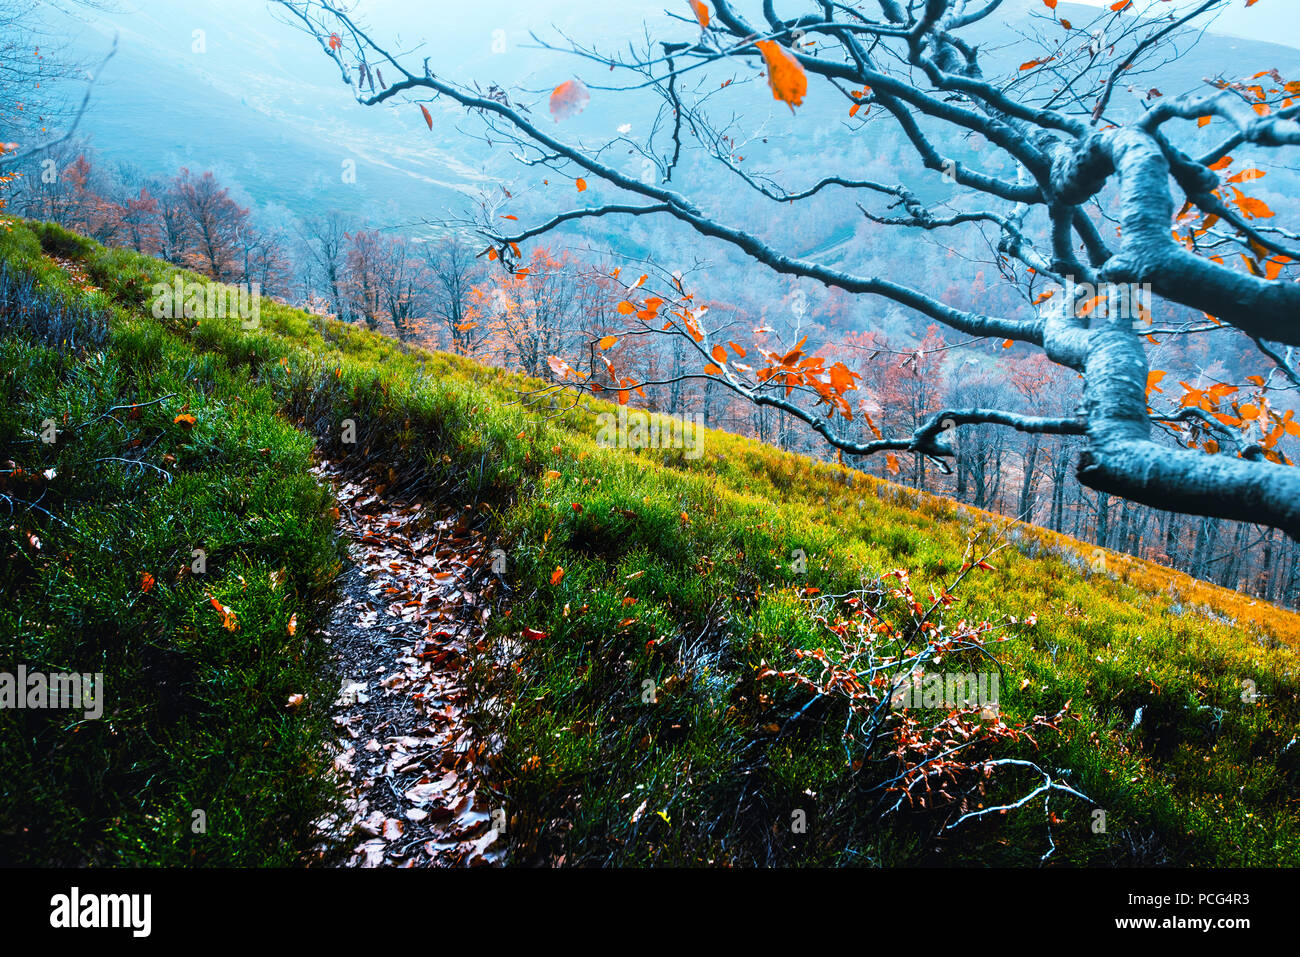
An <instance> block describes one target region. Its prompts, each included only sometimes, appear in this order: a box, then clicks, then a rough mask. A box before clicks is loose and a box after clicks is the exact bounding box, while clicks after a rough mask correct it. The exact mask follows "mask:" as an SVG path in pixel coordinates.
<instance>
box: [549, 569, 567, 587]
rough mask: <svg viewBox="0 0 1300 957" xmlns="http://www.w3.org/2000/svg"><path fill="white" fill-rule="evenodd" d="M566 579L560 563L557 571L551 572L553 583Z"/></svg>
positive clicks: (556, 583)
mask: <svg viewBox="0 0 1300 957" xmlns="http://www.w3.org/2000/svg"><path fill="white" fill-rule="evenodd" d="M563 579H564V569H563V568H561V567H560V566H559V565H556V566H555V571H553V572H551V584H552V585H558V584H559V583H560V582H561V581H562V580H563Z"/></svg>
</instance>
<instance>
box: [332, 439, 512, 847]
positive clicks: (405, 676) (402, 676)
mask: <svg viewBox="0 0 1300 957" xmlns="http://www.w3.org/2000/svg"><path fill="white" fill-rule="evenodd" d="M315 473H316V474H317V475H318V476H319V477H320V478H321V479H322V480H324V481H328V482H329V483H330V484H331V485H333V486H334V489H335V492H336V494H337V496H338V501H339V512H340V519H339V522H340V528H341V529H342V531H343V532H344V534H346V535H347V536H348V537H349V538H350V539H351V541H352V544H351V546H350V547H349V553H350V555H351V556H352V559H353V565H352V567H350V568H349V569H348V570H347V571H346V572H345V573H344V578H343V581H342V583H341V585H342V587H341V596H340V599H339V602H338V604H337V605H336V606H335V608H334V612H333V615H332V617H331V619H330V622H329V624H328V625H327V626H326V627H325V629H324V631H323V637H324V638H325V639H326V640H327V641H328V642H329V643H330V644H331V646H332V647H333V649H334V650H335V653H336V654H337V657H338V663H339V664H338V667H339V671H340V674H342V675H343V683H342V687H341V689H340V693H339V696H338V699H337V700H336V701H335V702H334V712H335V714H334V724H335V726H336V728H337V729H338V732H339V736H338V740H337V753H336V755H335V758H334V766H335V769H336V770H337V772H338V773H339V775H340V776H341V777H342V778H344V779H345V781H346V782H347V787H348V791H349V800H348V803H347V812H346V815H347V819H346V820H338V819H333V820H327V821H324V822H321V826H322V831H323V832H324V833H325V834H327V835H328V840H327V841H326V843H327V844H328V843H333V844H334V845H335V846H336V847H337V845H338V842H343V843H344V846H345V847H347V846H351V847H352V852H351V856H350V857H349V858H348V859H347V861H346V864H345V866H349V867H383V866H396V867H443V866H453V867H454V866H461V865H485V864H496V863H498V862H499V861H500V859H501V857H502V855H503V853H504V851H503V844H504V841H498V838H499V837H500V836H501V832H502V831H504V829H505V820H504V814H503V812H500V811H495V810H494V809H493V808H492V807H491V806H489V805H490V802H489V801H488V799H487V797H486V794H485V792H480V791H479V790H478V786H479V784H480V782H481V776H480V774H479V769H480V767H483V766H485V764H486V760H487V758H488V743H487V742H484V741H481V740H478V739H477V737H476V735H475V733H474V732H473V730H472V729H471V728H470V726H469V723H468V721H467V714H466V708H467V705H468V701H467V690H466V687H465V681H464V679H465V675H464V667H465V665H466V653H467V650H468V648H469V647H470V646H471V645H472V644H473V643H475V642H477V641H479V640H480V639H481V637H482V632H483V627H484V625H485V624H486V622H487V619H488V616H489V614H490V611H489V607H488V603H487V602H486V601H485V600H484V596H483V595H482V594H480V593H478V592H476V591H474V590H472V586H471V585H470V584H469V583H470V582H471V580H472V579H473V576H474V573H475V572H476V571H477V570H478V568H479V567H480V561H481V560H482V559H483V558H484V556H485V547H486V545H485V542H484V540H483V538H482V536H481V535H479V534H477V533H476V532H474V531H473V530H472V529H471V528H470V527H469V524H468V522H467V521H466V520H465V516H464V515H463V514H458V513H457V512H456V511H455V510H451V509H448V510H445V511H443V512H440V513H436V514H433V513H431V510H429V509H426V507H425V506H423V505H421V504H420V503H418V502H415V503H406V504H398V503H394V502H391V501H388V500H387V499H385V498H384V497H383V496H382V494H380V493H382V492H383V490H384V489H383V487H382V486H380V485H377V483H375V482H374V481H371V480H363V479H355V478H349V477H347V476H345V475H344V474H343V473H342V471H341V470H340V469H339V468H337V467H336V466H334V465H333V464H331V463H329V462H323V463H321V465H319V466H318V467H317V468H316V469H315Z"/></svg>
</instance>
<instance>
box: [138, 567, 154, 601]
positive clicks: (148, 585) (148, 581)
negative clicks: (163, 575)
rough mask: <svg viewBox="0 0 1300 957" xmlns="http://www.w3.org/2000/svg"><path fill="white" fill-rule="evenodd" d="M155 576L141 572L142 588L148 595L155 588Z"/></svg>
mask: <svg viewBox="0 0 1300 957" xmlns="http://www.w3.org/2000/svg"><path fill="white" fill-rule="evenodd" d="M153 583H154V577H153V576H152V575H150V574H149V573H148V572H141V573H140V590H141V591H142V592H144V593H145V594H146V595H147V594H149V592H150V591H152V590H153Z"/></svg>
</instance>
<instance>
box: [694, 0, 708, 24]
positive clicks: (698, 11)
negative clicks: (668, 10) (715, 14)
mask: <svg viewBox="0 0 1300 957" xmlns="http://www.w3.org/2000/svg"><path fill="white" fill-rule="evenodd" d="M690 4H691V9H692V10H693V11H695V19H696V20H699V21H700V29H701V30H707V29H708V28H709V8H708V7H707V6H705V5H704V3H703V2H701V0H690Z"/></svg>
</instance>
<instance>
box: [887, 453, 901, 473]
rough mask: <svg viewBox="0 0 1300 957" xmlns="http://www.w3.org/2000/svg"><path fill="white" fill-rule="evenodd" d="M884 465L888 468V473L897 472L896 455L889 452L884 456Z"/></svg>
mask: <svg viewBox="0 0 1300 957" xmlns="http://www.w3.org/2000/svg"><path fill="white" fill-rule="evenodd" d="M885 466H886V467H887V468H888V469H889V474H890V475H897V474H898V456H897V455H895V454H894V453H893V452H890V453H889V454H888V455H886V456H885Z"/></svg>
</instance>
